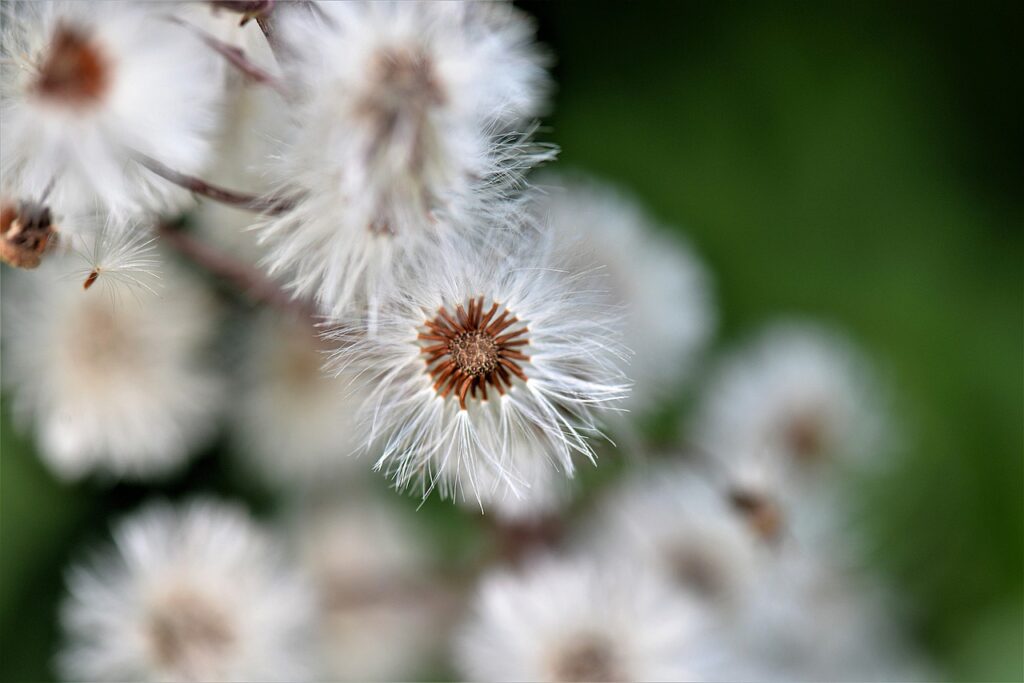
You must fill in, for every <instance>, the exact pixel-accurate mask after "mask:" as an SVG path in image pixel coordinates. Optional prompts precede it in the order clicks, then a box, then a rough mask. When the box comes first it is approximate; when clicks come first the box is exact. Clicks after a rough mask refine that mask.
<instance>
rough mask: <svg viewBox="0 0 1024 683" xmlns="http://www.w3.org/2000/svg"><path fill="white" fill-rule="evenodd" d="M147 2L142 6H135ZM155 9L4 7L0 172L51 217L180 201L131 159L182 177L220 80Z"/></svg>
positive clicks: (198, 160)
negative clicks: (45, 205)
mask: <svg viewBox="0 0 1024 683" xmlns="http://www.w3.org/2000/svg"><path fill="white" fill-rule="evenodd" d="M147 5H148V6H147ZM165 11H167V10H166V8H165V9H164V10H161V9H160V7H159V5H157V4H155V3H152V4H151V3H121V2H102V3H85V2H5V3H4V7H3V20H4V21H3V25H4V26H3V33H2V38H0V43H2V50H0V52H2V54H0V75H2V77H0V119H2V120H3V126H0V175H2V176H3V178H4V183H5V189H6V190H7V191H9V192H12V193H13V194H15V195H16V196H19V197H29V198H36V199H38V198H41V197H42V196H43V195H44V194H46V193H47V191H49V195H48V197H49V202H50V203H52V204H53V205H54V207H55V208H56V209H58V210H60V211H62V212H77V211H91V210H96V209H99V208H104V209H106V210H109V211H112V212H114V213H117V214H124V213H126V212H136V211H139V210H142V209H161V210H166V209H171V208H174V207H175V206H177V205H180V203H181V202H182V201H183V200H184V199H187V195H185V193H183V192H182V191H181V190H179V189H178V188H176V187H175V186H173V185H171V184H170V183H168V182H166V181H164V180H162V179H160V178H157V177H156V176H154V175H152V174H151V173H150V172H149V171H147V170H145V169H144V168H142V167H141V166H140V165H138V164H136V163H134V162H132V161H131V156H132V154H133V153H134V152H140V153H143V154H147V155H149V156H151V157H154V158H156V159H158V160H159V161H161V162H163V163H164V164H167V165H168V166H170V167H172V168H174V169H175V170H177V171H180V172H183V173H194V172H195V171H197V170H198V169H199V168H200V167H201V165H202V164H203V163H204V162H205V160H206V156H207V154H208V152H209V148H210V145H209V135H210V134H211V133H212V131H213V129H214V126H215V124H216V118H215V115H216V107H217V105H218V100H219V96H220V93H221V91H222V90H223V81H222V79H221V78H218V76H217V74H218V73H219V72H218V71H217V68H216V67H215V66H214V65H215V64H216V62H215V61H214V55H212V54H211V52H210V50H209V49H207V48H206V47H205V46H203V45H202V43H201V42H199V41H198V39H197V38H195V36H193V35H192V34H191V33H190V32H189V31H188V30H187V29H185V28H184V27H181V26H177V25H174V24H172V23H171V22H169V21H168V20H167V19H166V18H165V17H164V15H163V12H165Z"/></svg>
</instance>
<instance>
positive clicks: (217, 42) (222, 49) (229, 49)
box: [168, 17, 287, 96]
mask: <svg viewBox="0 0 1024 683" xmlns="http://www.w3.org/2000/svg"><path fill="white" fill-rule="evenodd" d="M168 19H169V20H171V21H173V22H174V23H176V24H180V25H181V26H184V27H185V28H188V29H189V30H191V31H192V32H193V33H195V34H196V35H197V36H199V38H200V39H201V40H202V41H203V42H204V43H206V45H207V46H208V47H209V48H211V49H212V50H213V51H214V52H216V53H217V54H219V55H221V56H222V57H224V59H226V60H227V61H228V63H229V64H231V66H233V67H235V68H236V69H238V70H239V71H240V72H241V73H242V74H244V75H245V76H246V78H248V79H249V80H251V81H253V82H255V83H260V84H262V85H266V86H269V87H271V88H273V89H274V90H276V91H277V92H278V93H280V94H281V95H282V96H286V95H287V88H285V86H284V83H282V82H281V80H280V79H279V78H277V77H275V76H274V75H273V74H271V73H270V72H269V71H267V70H266V69H264V68H263V67H261V66H260V65H258V64H256V63H255V62H253V61H252V60H251V59H249V57H248V56H247V55H246V54H245V51H244V50H242V48H240V47H238V46H236V45H230V44H228V43H225V42H224V41H223V40H221V39H219V38H217V37H216V36H214V35H211V34H210V33H209V32H207V31H204V30H203V29H201V28H199V27H198V26H195V25H193V24H190V23H189V22H187V21H183V20H181V19H179V18H177V17H168ZM257 21H260V19H257ZM260 25H261V26H262V24H260Z"/></svg>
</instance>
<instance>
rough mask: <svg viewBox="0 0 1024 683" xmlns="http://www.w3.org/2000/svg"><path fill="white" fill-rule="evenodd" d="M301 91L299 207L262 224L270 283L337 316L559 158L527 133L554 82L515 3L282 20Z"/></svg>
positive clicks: (297, 103)
mask: <svg viewBox="0 0 1024 683" xmlns="http://www.w3.org/2000/svg"><path fill="white" fill-rule="evenodd" d="M276 19H278V20H279V35H280V37H281V40H282V43H283V50H282V54H284V55H285V56H286V59H285V63H284V64H283V65H282V66H283V69H284V72H285V81H286V82H287V83H288V84H289V86H291V87H293V88H294V91H295V92H294V99H293V102H292V103H291V107H290V109H291V112H292V114H293V116H292V119H293V120H292V126H291V134H290V136H289V145H290V146H289V148H288V150H287V151H286V152H285V153H284V154H282V157H281V158H282V165H281V166H280V168H279V169H278V171H279V172H280V175H281V178H282V189H281V191H282V192H283V193H288V194H292V195H297V196H298V199H299V203H298V205H297V206H296V207H295V208H294V209H293V210H292V211H289V212H288V213H286V214H285V215H282V216H279V217H277V218H276V219H273V220H270V221H268V222H267V223H266V225H265V226H264V229H263V232H262V239H263V240H264V241H265V242H266V243H267V244H268V245H269V246H270V252H269V257H268V263H269V266H270V269H271V274H277V273H278V272H287V271H288V270H292V271H294V272H293V273H292V275H293V276H292V278H291V284H292V286H293V288H294V289H295V290H296V292H297V293H298V294H299V295H303V296H307V295H313V294H315V295H316V298H317V300H318V301H319V302H320V303H321V304H322V305H323V307H324V309H325V310H327V311H328V312H330V313H331V314H332V315H334V316H338V317H340V316H342V315H344V314H347V313H350V312H352V311H353V310H357V309H358V308H359V307H361V306H364V305H366V304H367V303H369V305H370V306H371V308H372V307H375V306H376V305H377V303H378V302H379V301H380V300H381V299H382V298H384V297H386V296H388V295H390V294H391V293H392V291H393V290H394V288H395V286H396V278H397V276H398V275H400V274H401V273H402V272H403V270H404V267H405V264H406V262H407V261H408V260H415V259H416V258H417V256H418V255H419V254H421V253H422V252H424V251H425V250H429V249H430V248H431V246H433V245H435V243H436V240H437V239H438V238H439V237H443V236H445V235H451V234H459V235H465V234H466V233H468V232H471V231H475V230H478V229H481V228H482V227H485V226H487V225H488V222H487V221H486V220H480V219H479V217H478V216H477V217H476V219H471V218H469V216H471V215H473V214H476V213H479V212H481V211H482V212H483V213H484V218H485V219H486V209H485V208H483V207H484V205H485V202H484V201H483V200H485V199H487V198H490V197H492V196H493V195H495V194H501V193H502V192H503V191H504V190H505V189H507V188H509V187H512V186H514V185H515V184H516V183H517V182H518V179H519V178H520V177H521V172H522V171H523V170H524V169H525V168H528V167H529V166H531V165H533V164H534V163H536V162H537V161H539V160H541V159H543V158H547V157H549V156H550V153H549V152H547V151H544V150H540V149H539V148H536V147H535V146H533V145H532V144H530V143H529V142H528V141H527V140H526V137H524V136H523V135H522V134H521V133H522V130H520V131H519V132H518V133H513V132H511V131H513V130H515V129H517V128H518V129H522V128H523V126H524V125H525V124H524V119H525V118H526V117H528V116H531V115H533V114H534V113H535V111H536V110H537V109H538V107H539V101H540V99H541V95H542V93H543V90H544V87H543V86H544V84H545V82H546V75H545V72H544V69H543V67H542V64H541V60H540V59H539V58H538V56H537V51H536V49H535V47H534V45H533V43H532V40H533V35H532V33H533V29H532V25H531V24H530V22H529V21H528V20H527V19H526V18H525V17H524V16H523V15H521V14H520V13H519V12H518V10H516V9H514V8H513V7H512V6H511V5H504V4H491V3H436V2H411V1H410V2H334V3H319V4H317V5H316V6H315V9H312V10H309V9H308V8H292V11H291V12H281V13H280V16H277V17H276Z"/></svg>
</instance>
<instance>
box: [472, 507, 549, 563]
mask: <svg viewBox="0 0 1024 683" xmlns="http://www.w3.org/2000/svg"><path fill="white" fill-rule="evenodd" d="M485 523H487V524H489V526H490V527H491V529H490V531H491V534H492V537H493V538H494V539H495V541H496V543H497V547H496V549H495V550H496V552H497V559H498V561H500V562H503V563H505V564H511V565H516V564H519V563H521V562H523V561H524V560H526V559H528V558H529V557H530V556H532V555H533V554H535V553H537V552H540V551H544V550H550V549H551V548H554V547H556V546H557V545H558V544H559V542H560V541H561V540H562V536H563V535H564V533H565V528H564V524H563V521H562V519H561V518H560V517H558V516H554V515H552V516H548V517H543V518H540V519H536V520H531V521H507V520H500V519H497V520H494V519H490V518H485Z"/></svg>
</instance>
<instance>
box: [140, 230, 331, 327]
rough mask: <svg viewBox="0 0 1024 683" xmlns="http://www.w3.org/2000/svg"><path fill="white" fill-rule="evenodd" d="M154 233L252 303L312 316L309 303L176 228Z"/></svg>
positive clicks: (247, 266) (251, 268) (252, 269)
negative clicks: (292, 295) (293, 296)
mask: <svg viewBox="0 0 1024 683" xmlns="http://www.w3.org/2000/svg"><path fill="white" fill-rule="evenodd" d="M157 232H158V233H159V235H160V238H161V240H163V241H164V242H165V243H166V244H167V245H168V246H170V247H171V248H172V249H174V250H175V251H177V252H178V253H179V254H181V255H182V256H184V257H185V258H187V259H189V260H190V261H192V262H194V263H196V264H197V265H199V266H200V267H202V268H204V269H205V270H207V271H209V272H210V273H211V274H213V275H214V276H216V277H217V278H219V279H221V280H223V281H225V282H228V283H230V284H232V285H233V286H234V287H236V288H237V289H238V290H239V291H240V292H241V293H242V294H243V295H245V296H247V297H249V298H250V299H252V300H253V301H254V302H257V303H263V304H268V305H270V306H274V307H276V308H280V309H283V310H288V311H292V312H294V311H296V310H298V311H300V312H301V313H303V314H305V315H309V316H310V317H314V316H315V311H314V308H313V306H312V305H311V304H310V303H309V302H306V301H303V300H300V299H293V298H292V297H291V296H289V294H288V293H287V292H285V291H284V290H283V289H281V287H280V286H278V284H277V283H276V282H274V281H273V280H271V279H270V278H268V277H267V276H265V275H263V273H261V272H259V271H258V270H256V269H255V268H253V267H251V266H249V265H247V264H245V263H242V262H240V261H237V260H235V259H234V258H232V257H231V256H229V255H228V254H225V253H224V252H222V251H220V250H219V249H217V248H215V247H212V246H210V245H209V244H206V243H205V242H202V241H201V240H198V239H196V238H195V237H194V236H193V235H191V234H189V233H188V232H186V231H184V230H182V229H181V227H180V226H179V225H178V224H175V223H171V222H167V221H164V222H162V223H160V225H159V226H158V229H157Z"/></svg>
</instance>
